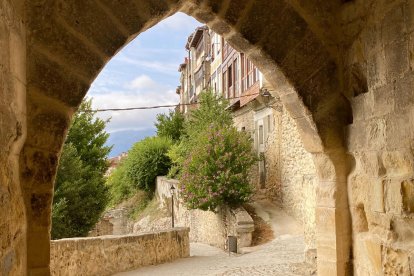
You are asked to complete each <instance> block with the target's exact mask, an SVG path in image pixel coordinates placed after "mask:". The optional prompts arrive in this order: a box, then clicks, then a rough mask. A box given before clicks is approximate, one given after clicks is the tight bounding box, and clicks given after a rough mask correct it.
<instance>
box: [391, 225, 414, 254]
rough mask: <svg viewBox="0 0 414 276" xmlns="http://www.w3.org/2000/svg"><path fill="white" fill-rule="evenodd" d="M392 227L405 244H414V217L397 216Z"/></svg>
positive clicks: (398, 238)
mask: <svg viewBox="0 0 414 276" xmlns="http://www.w3.org/2000/svg"><path fill="white" fill-rule="evenodd" d="M392 229H393V231H394V232H395V234H396V240H397V241H398V242H400V243H402V244H404V246H406V247H408V246H413V245H414V219H413V218H403V219H402V218H396V219H393V220H392Z"/></svg>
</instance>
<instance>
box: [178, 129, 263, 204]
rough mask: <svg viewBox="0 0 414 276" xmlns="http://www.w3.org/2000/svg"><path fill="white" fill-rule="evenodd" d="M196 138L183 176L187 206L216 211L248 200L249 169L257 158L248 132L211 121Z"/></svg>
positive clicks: (250, 192)
mask: <svg viewBox="0 0 414 276" xmlns="http://www.w3.org/2000/svg"><path fill="white" fill-rule="evenodd" d="M197 138H198V141H199V142H198V143H197V144H196V145H195V146H194V147H193V148H192V149H191V150H190V152H189V155H188V156H187V159H186V160H185V161H184V163H183V167H182V172H181V175H180V183H181V187H180V189H181V194H182V196H183V199H184V201H185V202H186V205H187V207H188V208H190V209H196V208H197V209H202V210H211V211H214V210H215V209H216V207H218V206H220V205H229V206H232V207H236V206H239V205H241V204H243V203H245V202H247V201H249V199H250V196H251V195H252V192H253V188H252V186H251V185H250V182H249V170H250V167H251V166H252V165H253V164H254V163H255V162H256V161H257V158H256V155H255V153H254V152H253V150H252V141H251V139H250V138H249V137H248V136H247V134H246V133H242V132H238V131H237V130H236V129H235V128H234V127H223V126H220V125H214V124H212V125H210V127H209V128H207V129H206V130H204V131H203V132H202V133H201V134H200V135H199V136H198V137H197Z"/></svg>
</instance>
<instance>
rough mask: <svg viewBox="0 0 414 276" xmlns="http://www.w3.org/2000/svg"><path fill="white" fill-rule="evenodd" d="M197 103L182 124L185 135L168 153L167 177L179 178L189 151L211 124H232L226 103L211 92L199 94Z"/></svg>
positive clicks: (226, 125) (227, 125)
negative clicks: (169, 164) (168, 167)
mask: <svg viewBox="0 0 414 276" xmlns="http://www.w3.org/2000/svg"><path fill="white" fill-rule="evenodd" d="M199 103H200V106H199V108H197V109H194V110H191V112H190V114H189V117H188V120H187V121H186V122H185V124H184V132H183V133H185V135H182V139H181V140H180V142H179V143H176V144H175V145H173V146H172V147H171V150H170V151H169V152H168V156H169V157H170V158H171V160H172V163H173V164H172V166H171V169H170V170H169V172H168V176H169V177H178V176H179V173H180V171H181V170H182V165H183V163H184V161H185V160H186V159H187V156H188V154H189V152H190V149H191V148H193V147H194V146H196V145H197V143H198V138H197V137H198V136H199V135H200V134H201V133H202V132H203V131H205V130H206V129H208V128H209V127H210V125H211V124H214V125H216V126H223V127H230V126H232V124H233V119H232V117H231V114H230V112H229V111H227V110H226V107H227V106H228V101H226V100H225V99H222V98H219V97H217V96H216V95H214V94H213V93H211V91H205V92H202V93H200V95H199Z"/></svg>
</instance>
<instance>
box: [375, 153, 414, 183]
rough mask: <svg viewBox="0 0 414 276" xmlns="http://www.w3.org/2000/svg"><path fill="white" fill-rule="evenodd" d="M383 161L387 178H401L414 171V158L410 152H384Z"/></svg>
mask: <svg viewBox="0 0 414 276" xmlns="http://www.w3.org/2000/svg"><path fill="white" fill-rule="evenodd" d="M381 159H382V163H383V164H384V168H385V170H386V174H387V176H391V177H401V176H406V175H410V174H412V173H413V171H414V167H413V165H414V160H413V159H414V156H413V155H412V153H411V152H410V151H405V150H400V151H384V152H383V153H382V155H381Z"/></svg>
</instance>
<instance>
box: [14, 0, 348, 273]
mask: <svg viewBox="0 0 414 276" xmlns="http://www.w3.org/2000/svg"><path fill="white" fill-rule="evenodd" d="M27 2H28V3H27V5H26V10H27V15H26V17H27V18H26V21H27V26H26V28H27V37H26V39H27V46H26V47H27V55H26V58H27V63H26V68H27V70H26V73H27V81H26V83H27V84H26V90H27V93H26V94H27V100H26V104H27V112H26V114H27V139H26V142H25V144H24V147H23V149H22V151H21V153H20V182H21V186H22V190H23V192H24V202H25V205H26V216H27V233H26V234H27V267H28V271H29V273H34V274H36V273H38V274H48V273H49V268H48V265H49V239H50V234H49V231H50V230H49V229H50V223H51V222H50V215H51V200H52V197H53V182H54V176H55V173H56V167H57V163H58V158H59V154H60V150H61V146H62V144H63V142H64V137H65V134H66V131H67V129H68V126H69V123H70V118H71V116H72V114H73V112H74V110H75V109H76V107H77V106H78V105H79V103H80V102H81V100H82V98H83V97H84V95H85V93H86V92H87V90H88V88H89V85H90V83H91V82H92V81H93V79H94V78H95V77H96V75H97V74H98V73H99V71H100V70H101V69H102V67H103V66H104V65H105V63H106V62H107V61H108V60H109V59H110V58H111V57H112V56H113V55H115V53H116V52H117V51H118V50H119V49H121V48H122V47H123V46H124V45H126V44H127V43H128V42H129V41H130V40H131V39H132V38H134V37H135V36H136V35H138V34H139V33H140V32H143V31H145V30H146V29H148V28H149V27H151V26H152V25H154V24H156V23H157V22H159V21H161V20H162V19H163V18H165V17H167V16H169V15H172V14H173V13H175V12H177V11H179V10H181V11H184V12H185V13H187V14H189V15H191V16H193V17H195V18H196V19H198V20H200V21H202V22H204V23H206V24H208V25H209V26H210V27H211V28H212V29H213V30H214V31H216V32H217V33H219V34H221V35H223V36H224V37H225V38H226V39H227V40H228V41H229V42H230V43H231V44H232V45H233V46H234V47H235V48H236V49H238V50H241V51H243V52H245V53H246V54H247V55H248V56H249V57H250V58H251V60H252V61H253V62H254V63H255V64H256V65H257V66H258V67H259V69H260V70H261V71H262V72H263V73H264V75H265V76H266V78H267V79H268V80H269V82H270V83H271V84H272V85H273V86H275V87H276V86H277V87H279V88H280V89H279V95H278V96H280V98H281V100H282V102H283V103H284V105H285V106H286V108H287V110H288V111H289V112H290V114H291V116H292V117H293V118H294V120H295V122H296V124H297V126H298V129H299V131H300V133H301V136H302V138H303V141H304V142H305V143H304V144H305V147H306V149H307V150H308V151H310V152H312V153H313V156H314V160H315V164H316V167H317V170H318V176H319V180H320V184H319V187H318V208H317V225H318V237H319V238H318V269H319V274H321V275H335V274H341V275H342V274H345V270H346V267H347V266H348V262H349V257H350V243H349V238H350V232H349V228H350V227H349V225H350V223H349V215H348V212H349V210H348V205H347V192H346V190H347V188H346V177H347V174H348V166H347V164H348V163H349V162H347V157H346V154H345V150H344V143H343V136H342V132H343V127H344V125H345V124H347V123H348V122H349V121H350V120H351V119H350V117H349V114H350V110H349V104H348V101H347V100H346V98H345V97H344V96H343V94H342V88H341V76H340V71H341V70H340V62H338V58H337V56H336V55H335V53H336V51H335V32H334V29H333V27H332V28H331V29H330V28H327V29H326V32H325V31H324V32H322V31H321V30H324V29H322V28H323V27H322V26H323V22H319V21H317V20H316V19H315V17H312V16H310V15H311V14H312V12H310V11H309V10H307V7H306V6H303V5H301V4H299V3H298V1H281V0H275V1H236V0H227V1H215V0H205V1H198V0H185V1H184V0H183V1H176V0H163V1H144V0H136V1H125V0H118V1H117V0H88V1H61V0H50V1H27ZM320 4H321V9H320V10H321V11H323V10H325V8H326V9H327V10H326V11H325V12H328V11H332V10H334V9H335V8H336V7H327V6H326V5H323V4H322V3H320ZM322 7H323V8H322ZM326 21H327V22H331V21H330V20H329V18H328V19H326ZM308 22H309V23H308ZM328 26H329V24H328Z"/></svg>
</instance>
